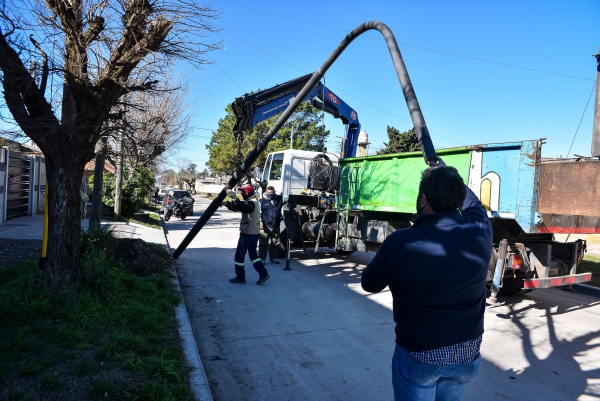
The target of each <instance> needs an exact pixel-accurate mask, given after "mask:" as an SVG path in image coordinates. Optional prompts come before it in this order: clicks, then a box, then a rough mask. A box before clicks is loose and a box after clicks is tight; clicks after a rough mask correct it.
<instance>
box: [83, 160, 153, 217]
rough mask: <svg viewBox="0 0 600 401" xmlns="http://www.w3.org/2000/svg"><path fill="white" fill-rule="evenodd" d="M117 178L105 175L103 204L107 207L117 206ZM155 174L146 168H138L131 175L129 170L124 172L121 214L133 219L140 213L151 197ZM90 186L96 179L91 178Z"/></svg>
mask: <svg viewBox="0 0 600 401" xmlns="http://www.w3.org/2000/svg"><path fill="white" fill-rule="evenodd" d="M115 180H116V177H115V176H114V175H112V174H108V173H105V174H104V183H103V186H102V203H104V204H105V205H106V206H109V207H113V206H114V205H115V192H116V184H115ZM154 181H155V180H154V174H153V173H152V171H151V170H150V169H149V168H147V167H144V166H136V167H135V168H134V169H133V172H132V173H131V174H130V173H129V171H128V170H127V169H124V171H123V186H122V188H121V214H122V215H123V216H125V217H131V216H133V214H134V213H137V212H139V210H140V208H141V207H142V206H144V204H145V202H146V201H147V200H148V197H149V196H150V192H151V191H152V189H153V186H154ZM89 182H90V186H92V184H93V182H94V177H93V176H91V177H90V178H89Z"/></svg>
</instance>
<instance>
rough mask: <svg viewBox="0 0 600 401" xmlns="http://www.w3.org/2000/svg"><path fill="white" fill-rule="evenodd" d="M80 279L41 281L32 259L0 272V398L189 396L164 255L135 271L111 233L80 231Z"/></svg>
mask: <svg viewBox="0 0 600 401" xmlns="http://www.w3.org/2000/svg"><path fill="white" fill-rule="evenodd" d="M83 237H84V238H83V242H82V246H81V254H82V261H83V262H82V263H83V269H82V270H83V280H82V283H81V284H79V285H77V286H74V287H72V288H69V289H68V290H64V291H62V292H61V293H58V292H57V291H51V290H49V289H47V288H45V287H44V286H43V285H42V282H41V275H40V271H39V269H38V267H37V262H36V261H35V260H30V261H26V262H22V263H20V264H17V265H13V266H12V267H8V268H5V269H2V270H0V399H3V400H38V399H44V400H46V399H48V400H66V401H71V400H88V399H91V400H95V399H98V400H99V399H102V400H191V399H193V396H192V393H191V391H190V389H189V386H188V384H187V381H186V380H187V373H188V368H187V367H186V366H185V364H184V362H183V355H182V351H181V347H180V344H179V339H178V333H177V330H176V320H175V317H174V312H173V307H174V306H175V305H177V304H178V303H179V302H180V297H179V295H178V294H177V293H176V292H175V290H174V289H173V287H172V284H171V278H170V275H169V273H168V263H169V260H168V258H169V255H168V253H167V252H166V251H164V249H163V250H162V251H161V250H158V248H156V247H153V246H151V245H147V248H146V250H147V251H148V252H150V251H152V252H154V253H155V255H156V257H155V258H154V260H155V261H156V266H154V268H153V269H151V271H150V272H149V273H147V275H146V276H145V277H139V276H136V275H135V274H133V273H132V272H131V271H129V270H128V267H127V266H126V265H125V264H123V262H121V261H119V260H117V259H116V257H117V255H118V254H119V252H120V251H119V240H118V239H116V238H114V237H113V236H112V235H111V233H110V230H106V229H104V230H97V231H96V232H92V233H90V232H88V233H87V234H85V235H84V236H83Z"/></svg>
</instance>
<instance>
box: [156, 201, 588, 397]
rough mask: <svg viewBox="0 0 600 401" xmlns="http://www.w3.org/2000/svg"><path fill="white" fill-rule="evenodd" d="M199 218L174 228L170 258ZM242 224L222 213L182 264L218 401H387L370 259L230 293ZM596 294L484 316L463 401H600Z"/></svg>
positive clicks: (525, 299) (308, 267)
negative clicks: (476, 368)
mask: <svg viewBox="0 0 600 401" xmlns="http://www.w3.org/2000/svg"><path fill="white" fill-rule="evenodd" d="M207 205H208V202H207V201H205V200H197V201H196V204H195V216H193V217H188V218H187V219H186V220H184V221H178V220H177V219H171V221H169V222H167V223H166V225H165V231H166V233H167V239H168V241H169V244H170V246H171V247H172V248H176V247H177V246H178V245H179V243H180V242H181V241H182V239H183V237H184V236H185V234H186V233H187V230H189V229H190V228H191V226H192V225H193V224H194V223H195V221H196V220H197V219H198V215H200V213H201V212H202V210H203V209H204V208H205V207H206V206H207ZM238 222H239V214H238V213H233V212H230V211H228V210H226V209H220V210H219V212H218V213H216V214H215V215H214V216H213V218H212V219H211V220H210V221H209V222H208V224H207V225H206V226H205V228H204V229H203V230H202V231H201V232H200V233H199V234H198V236H197V237H196V238H195V239H194V241H193V242H192V243H191V244H190V246H189V247H188V249H187V250H186V251H185V252H184V253H183V254H182V255H181V256H180V258H179V259H178V272H179V276H180V277H179V278H180V281H181V284H182V287H183V292H184V296H185V302H186V305H187V310H188V312H189V317H190V321H191V324H192V327H193V330H194V335H195V338H196V341H197V344H198V350H199V353H200V356H201V358H202V361H203V364H204V369H205V370H206V374H207V376H208V379H209V382H210V385H211V389H212V392H213V396H214V398H215V400H391V399H393V394H392V386H391V371H390V366H391V358H392V353H393V350H394V323H393V320H392V310H391V308H392V302H391V301H392V300H391V294H390V293H389V292H388V291H387V290H386V291H384V292H382V293H380V294H366V293H364V292H363V291H362V289H361V288H360V275H361V271H362V269H363V268H364V266H365V265H366V264H367V263H368V262H369V260H370V259H371V258H372V256H373V254H372V253H369V254H359V253H355V254H353V255H350V256H339V255H337V254H335V253H330V252H328V251H327V250H326V249H323V250H322V251H320V252H318V253H317V254H315V255H304V254H302V253H301V251H295V252H292V258H293V261H292V264H291V267H292V269H293V270H292V271H283V270H282V267H283V265H273V264H267V266H266V267H267V269H268V270H269V274H270V275H271V279H270V280H268V281H267V282H266V283H265V284H264V285H262V286H257V285H255V284H254V282H255V281H256V280H257V279H258V274H257V273H256V272H255V271H254V269H253V268H252V266H251V264H250V262H249V261H248V260H247V261H246V278H247V282H248V283H247V284H245V285H240V284H230V283H229V279H230V278H232V277H234V265H233V255H234V252H235V247H236V243H237V238H238ZM599 294H600V293H597V292H594V291H591V292H590V293H589V294H582V293H569V292H565V291H560V290H557V289H549V290H538V291H535V292H531V293H529V294H525V295H522V296H518V297H510V298H502V297H500V299H499V301H500V302H499V303H498V304H496V305H490V306H488V309H487V312H486V316H485V328H486V329H485V330H486V331H485V334H484V336H483V345H482V356H483V362H482V366H481V370H480V374H479V376H478V377H476V378H475V379H474V380H473V381H472V382H471V383H470V384H469V385H468V387H467V388H466V390H465V393H464V395H463V398H462V399H463V400H600V297H599V296H598V295H599Z"/></svg>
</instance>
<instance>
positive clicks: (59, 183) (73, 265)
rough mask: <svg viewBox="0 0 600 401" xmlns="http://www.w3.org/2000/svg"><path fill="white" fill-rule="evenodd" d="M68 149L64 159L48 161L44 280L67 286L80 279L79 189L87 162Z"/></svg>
mask: <svg viewBox="0 0 600 401" xmlns="http://www.w3.org/2000/svg"><path fill="white" fill-rule="evenodd" d="M71 151H72V149H68V148H67V147H65V149H64V152H63V155H62V156H61V157H50V158H46V163H47V164H46V169H47V177H48V186H49V188H48V191H47V196H48V223H49V224H48V248H47V249H48V250H47V256H46V257H47V259H46V265H45V267H44V281H45V283H46V285H49V286H52V287H64V286H66V285H68V284H70V283H73V282H74V281H76V280H77V279H78V278H79V277H81V264H80V255H79V241H80V234H81V217H80V201H81V197H80V195H79V189H80V187H81V178H82V176H83V167H84V165H85V162H82V161H77V160H73V158H72V152H71Z"/></svg>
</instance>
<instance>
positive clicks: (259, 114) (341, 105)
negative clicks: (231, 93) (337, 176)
mask: <svg viewBox="0 0 600 401" xmlns="http://www.w3.org/2000/svg"><path fill="white" fill-rule="evenodd" d="M312 75H313V74H307V75H304V76H302V77H299V78H296V79H292V80H291V81H288V82H285V83H283V84H280V85H276V86H274V87H272V88H269V89H265V90H262V91H260V92H257V93H252V94H245V95H244V96H241V97H238V98H237V99H235V101H234V102H233V103H232V104H231V107H232V109H233V113H234V114H235V116H236V123H235V126H234V127H233V131H234V135H235V136H236V139H238V141H239V140H240V138H241V137H242V135H243V131H245V130H247V129H250V128H252V127H254V126H255V125H256V124H258V123H260V122H261V121H264V120H266V119H267V118H269V117H273V116H275V115H277V114H279V113H281V112H282V111H283V110H285V109H286V108H287V107H288V106H289V104H290V102H291V101H292V100H293V99H294V98H295V97H296V96H298V93H300V90H302V88H303V87H304V85H306V83H307V82H308V81H309V80H310V78H311V77H312ZM303 101H308V102H310V104H311V105H312V106H313V107H315V108H317V109H318V110H323V111H324V112H326V113H328V114H331V115H332V116H333V117H335V118H339V119H340V120H341V121H342V123H343V124H344V125H345V126H346V131H345V134H344V139H343V142H342V157H354V156H355V155H356V145H357V141H358V134H359V132H360V123H359V122H358V114H357V113H356V111H355V110H354V109H352V108H351V107H350V106H349V105H348V104H347V103H346V102H344V101H343V100H342V99H341V98H340V97H339V96H337V95H336V94H335V93H333V92H332V91H331V90H330V89H329V88H327V87H326V86H325V85H323V84H322V83H321V82H317V84H316V85H315V86H314V87H313V88H312V89H311V90H310V92H309V93H308V95H306V96H305V97H304V99H303Z"/></svg>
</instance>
